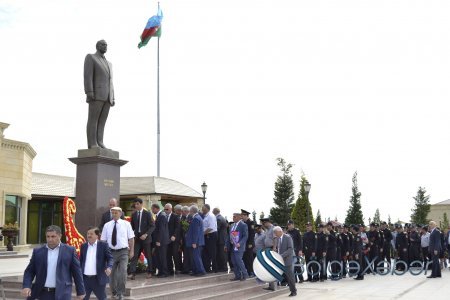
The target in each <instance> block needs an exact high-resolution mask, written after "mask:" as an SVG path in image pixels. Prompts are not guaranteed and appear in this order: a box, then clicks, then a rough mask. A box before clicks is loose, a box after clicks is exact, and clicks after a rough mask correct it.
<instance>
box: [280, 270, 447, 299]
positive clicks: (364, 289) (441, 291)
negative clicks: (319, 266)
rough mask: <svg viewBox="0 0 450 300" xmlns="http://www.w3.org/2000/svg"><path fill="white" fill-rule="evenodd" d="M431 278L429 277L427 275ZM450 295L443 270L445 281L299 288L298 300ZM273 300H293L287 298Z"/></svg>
mask: <svg viewBox="0 0 450 300" xmlns="http://www.w3.org/2000/svg"><path fill="white" fill-rule="evenodd" d="M428 275H429V273H428ZM449 295H450V271H449V270H448V269H447V270H443V271H442V278H435V279H427V278H426V276H425V275H423V274H422V275H419V276H412V275H410V274H405V275H403V276H395V275H393V276H391V275H386V276H380V275H366V276H365V279H364V280H362V281H358V280H354V279H350V278H345V279H342V280H339V281H330V280H327V281H326V282H316V283H309V282H307V283H303V284H297V297H296V298H295V299H302V300H318V299H327V300H338V299H339V300H363V299H380V300H381V299H383V300H388V299H392V300H394V299H402V300H416V299H417V300H433V299H448V298H449ZM274 299H291V298H290V297H287V294H286V295H282V296H277V297H275V298H274Z"/></svg>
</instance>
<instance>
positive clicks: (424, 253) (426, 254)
mask: <svg viewBox="0 0 450 300" xmlns="http://www.w3.org/2000/svg"><path fill="white" fill-rule="evenodd" d="M430 260H431V257H430V254H429V252H428V247H423V248H422V261H423V265H424V266H425V267H426V266H427V262H429V261H430Z"/></svg>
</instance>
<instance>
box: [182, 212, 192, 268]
mask: <svg viewBox="0 0 450 300" xmlns="http://www.w3.org/2000/svg"><path fill="white" fill-rule="evenodd" d="M191 220H192V218H191V215H189V207H187V206H183V207H182V209H181V221H180V223H181V250H182V251H183V271H182V272H181V273H182V274H189V272H191V271H192V267H191V260H192V259H191V256H190V254H191V253H190V252H189V249H188V248H187V246H186V233H187V230H188V228H189V224H190V223H191ZM186 225H188V226H186Z"/></svg>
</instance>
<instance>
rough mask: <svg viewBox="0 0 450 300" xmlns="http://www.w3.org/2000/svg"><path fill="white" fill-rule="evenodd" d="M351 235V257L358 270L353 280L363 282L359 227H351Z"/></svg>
mask: <svg viewBox="0 0 450 300" xmlns="http://www.w3.org/2000/svg"><path fill="white" fill-rule="evenodd" d="M352 233H353V244H352V256H353V259H354V260H355V261H356V262H357V263H358V264H359V266H360V269H359V273H358V275H357V276H356V277H355V280H363V279H364V274H363V271H364V269H363V268H362V265H363V264H362V258H363V242H362V237H361V233H360V226H358V225H353V226H352Z"/></svg>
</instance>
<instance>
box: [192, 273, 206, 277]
mask: <svg viewBox="0 0 450 300" xmlns="http://www.w3.org/2000/svg"><path fill="white" fill-rule="evenodd" d="M205 275H206V273H198V274H195V275H194V276H195V277H202V276H205Z"/></svg>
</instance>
